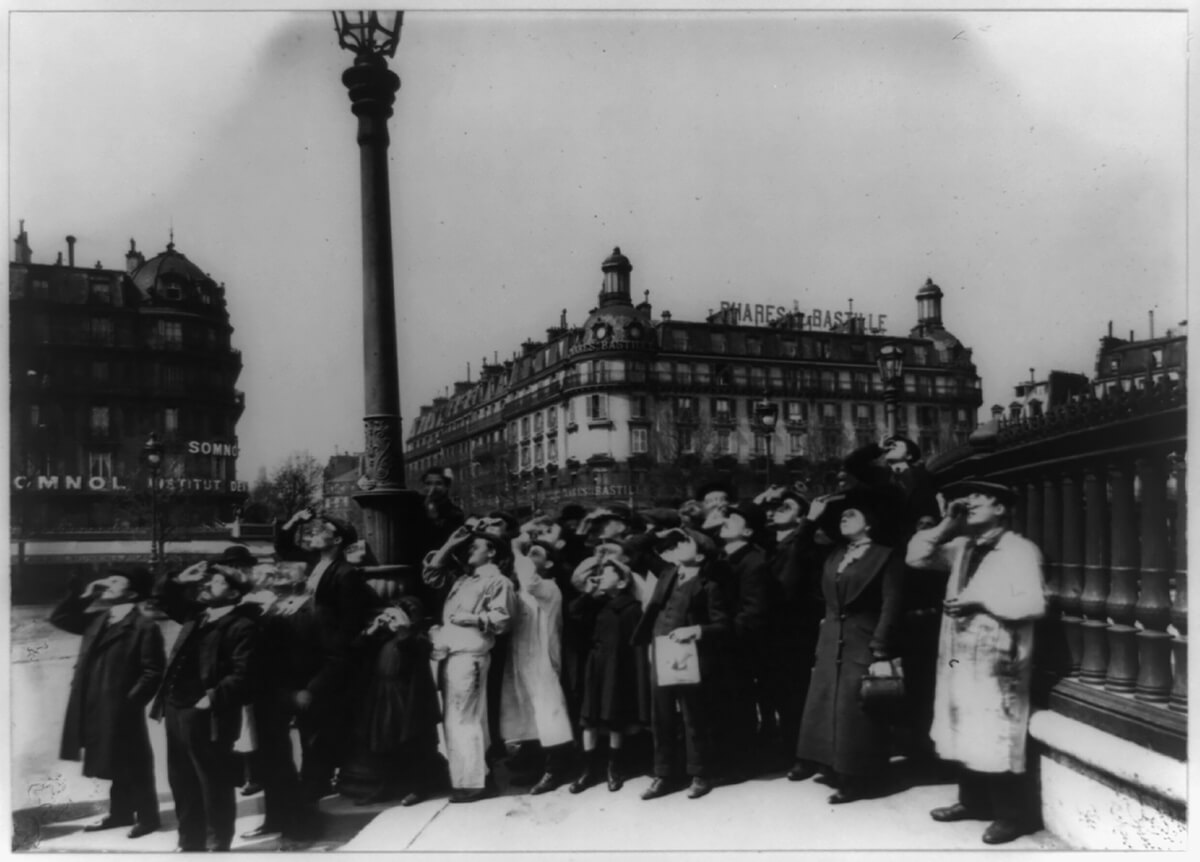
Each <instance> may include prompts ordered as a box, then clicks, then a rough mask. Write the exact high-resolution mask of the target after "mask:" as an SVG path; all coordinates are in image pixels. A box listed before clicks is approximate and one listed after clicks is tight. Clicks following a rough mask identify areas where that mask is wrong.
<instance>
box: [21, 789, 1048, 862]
mask: <svg viewBox="0 0 1200 862" xmlns="http://www.w3.org/2000/svg"><path fill="white" fill-rule="evenodd" d="M649 783H650V779H649V778H647V777H639V778H635V779H632V780H630V781H629V782H627V783H626V785H625V787H624V788H623V789H622V790H621V791H619V792H617V793H610V792H609V791H608V790H607V788H606V787H604V786H603V785H599V786H596V787H593V788H590V789H589V790H587V791H586V792H584V793H581V794H578V795H576V794H571V793H570V792H568V790H567V788H566V787H565V786H564V787H560V788H559V789H558V790H555V791H554V792H552V793H547V794H544V795H542V796H529V795H528V794H525V793H511V794H508V795H505V796H501V797H498V798H495V799H488V800H484V801H481V802H475V803H471V804H467V805H452V804H450V803H448V802H447V800H446V799H445V798H444V797H443V798H435V799H430V800H428V801H426V802H423V803H421V804H419V805H416V806H413V807H411V808H402V807H399V806H396V805H394V804H392V805H390V806H386V807H385V806H383V805H376V806H366V807H356V806H354V805H353V804H352V803H350V802H348V801H347V800H344V799H340V798H335V797H331V798H329V799H327V800H325V801H324V802H322V804H321V809H322V813H323V816H324V819H325V821H326V822H325V837H324V839H323V840H322V841H321V842H319V843H318V844H315V845H313V846H312V847H311V848H310V849H311V850H318V851H320V850H324V851H328V850H346V851H376V852H378V851H401V850H403V851H409V852H447V851H462V852H472V851H496V850H504V851H521V850H538V851H559V852H567V851H638V850H643V851H665V850H675V851H721V850H739V851H758V850H767V851H786V850H909V851H913V850H926V851H928V850H933V851H938V850H959V851H961V850H986V849H1007V850H1053V849H1067V848H1066V847H1065V845H1063V844H1062V843H1061V842H1060V841H1058V840H1057V839H1056V838H1054V836H1052V835H1050V834H1049V833H1046V832H1038V833H1035V834H1034V835H1029V836H1025V837H1023V838H1020V839H1018V840H1017V841H1014V842H1013V843H1011V844H1007V845H1003V847H999V848H989V847H988V845H985V844H983V843H982V841H981V840H980V836H981V835H982V833H983V829H984V827H985V826H986V824H985V823H982V822H976V821H970V822H962V823H935V822H934V821H932V820H931V819H930V818H929V810H930V809H932V808H935V807H937V806H939V805H944V804H947V803H948V802H950V801H952V800H953V798H954V794H955V787H954V785H953V784H949V783H935V784H923V785H922V784H918V785H916V786H913V787H909V788H908V789H906V790H902V791H900V792H898V793H895V794H893V795H891V796H887V797H883V798H879V799H869V800H862V801H859V802H854V803H851V804H848V805H836V806H835V805H830V804H829V803H828V802H827V801H826V799H827V797H828V796H829V794H830V792H831V790H830V788H828V787H826V786H825V785H823V784H821V783H819V782H817V781H814V780H809V781H805V782H801V783H798V784H797V783H793V782H789V781H787V780H786V779H784V778H783V777H782V776H781V775H779V776H772V777H769V778H763V779H758V780H753V781H748V782H745V783H744V784H739V785H736V786H732V787H718V788H717V789H716V790H714V791H713V792H712V793H711V794H709V795H708V796H707V797H704V798H703V799H696V800H693V799H688V798H687V796H686V794H685V793H683V792H680V793H677V794H673V795H671V796H667V797H664V798H662V799H656V800H652V801H649V802H646V801H643V800H642V799H640V798H639V797H640V794H641V792H642V791H643V790H644V789H645V788H646V787H647V786H648V785H649ZM258 809H259V801H258V798H255V799H250V800H241V801H240V805H239V818H238V824H237V833H238V834H239V835H240V834H241V833H242V832H245V831H247V830H249V829H252V828H254V827H255V826H257V825H258V823H259V822H260V820H261V815H260V814H259V813H258ZM97 816H98V814H97V813H92V814H90V815H89V816H79V817H77V818H76V819H72V820H68V821H62V822H56V823H48V824H45V825H43V826H42V827H41V829H40V835H39V837H38V840H37V843H36V845H34V846H33V847H31V848H30V849H36V850H40V851H53V852H70V851H76V852H79V851H110V852H124V853H130V852H135V853H136V852H143V851H144V852H169V851H171V850H173V849H174V847H175V832H174V819H173V817H172V816H171V815H170V800H169V799H165V800H164V828H163V830H162V831H159V832H156V833H154V834H152V835H147V836H146V837H144V838H140V839H138V840H137V841H130V840H128V839H127V838H125V831H126V830H124V829H115V830H112V831H106V832H93V833H84V832H82V831H81V830H82V828H83V826H84V825H85V824H86V823H90V822H94V820H95V819H96V818H97ZM233 849H234V850H244V851H255V850H267V851H269V850H278V849H280V845H279V841H278V839H260V840H256V841H246V840H244V839H240V838H237V839H235V841H234V847H233Z"/></svg>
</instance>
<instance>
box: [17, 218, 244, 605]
mask: <svg viewBox="0 0 1200 862" xmlns="http://www.w3.org/2000/svg"><path fill="white" fill-rule="evenodd" d="M67 244H68V249H69V251H68V259H67V260H66V261H65V262H64V261H63V259H62V255H61V254H59V256H58V260H57V262H55V263H50V264H44V263H35V262H34V261H33V254H32V250H31V248H30V245H29V238H28V235H27V234H26V232H25V229H24V224H22V226H21V232H20V235H19V236H18V237H17V239H16V241H15V249H14V251H15V254H14V258H13V261H12V262H11V263H10V265H9V322H10V333H11V343H10V354H9V362H10V413H9V440H10V446H9V469H10V477H11V487H10V495H11V502H12V512H13V519H12V521H13V523H12V529H13V537H14V539H15V541H14V543H13V546H14V547H13V550H14V561H15V562H16V563H17V566H16V570H17V578H16V581H17V582H16V583H14V589H15V590H17V591H19V590H20V588H21V587H22V586H24V585H23V584H21V583H19V581H20V580H21V579H22V578H24V577H26V576H33V575H36V576H37V577H39V578H49V579H50V580H52V581H55V582H58V581H59V580H60V577H57V576H61V575H63V574H64V572H65V571H67V570H69V569H70V568H71V567H72V566H76V565H83V566H85V567H86V566H88V565H103V564H104V563H105V562H111V559H112V557H113V556H114V555H117V556H121V555H125V556H132V557H134V558H139V559H141V561H143V562H144V561H145V560H146V558H147V555H148V553H149V531H150V526H151V520H152V517H153V516H155V515H157V518H158V524H159V530H160V536H161V537H162V538H163V539H164V540H165V541H166V542H167V543H168V547H169V546H170V543H171V542H179V541H183V540H185V539H189V538H200V537H203V536H211V537H214V538H215V539H218V540H219V539H220V538H221V531H222V528H221V527H219V526H217V525H219V524H224V523H227V522H231V521H233V520H235V517H236V509H237V507H238V506H239V505H240V504H241V502H242V501H243V500H244V499H245V496H246V493H245V492H246V488H245V484H244V483H242V482H240V481H239V480H238V478H237V466H236V465H237V455H238V439H237V422H238V419H239V418H240V417H241V415H242V411H243V409H244V406H245V403H244V396H243V394H242V393H241V392H240V391H239V390H238V389H237V388H236V387H235V384H236V382H237V379H238V375H239V374H240V373H241V369H242V359H241V353H240V352H239V351H238V350H236V349H235V348H233V347H232V346H231V344H230V335H231V333H232V331H233V327H232V326H231V325H230V321H229V312H228V310H227V308H226V303H225V288H224V285H220V284H218V283H216V282H215V281H214V280H213V279H212V278H210V277H209V276H208V275H207V274H205V273H204V271H203V270H201V269H200V267H198V266H196V265H195V264H194V263H192V262H191V261H190V260H188V259H187V257H186V256H184V255H183V254H182V253H180V252H179V251H177V250H176V249H175V245H174V242H172V243H170V244H169V245H168V246H167V248H166V250H165V251H164V252H163V253H162V254H159V255H157V256H155V257H153V258H151V259H149V260H146V259H145V258H144V256H143V255H142V254H141V253H140V252H139V251H137V248H136V245H135V244H134V243H133V241H132V240H131V241H130V249H129V252H128V253H127V254H126V255H125V259H126V267H125V269H124V270H113V269H105V268H104V267H103V266H102V265H101V264H100V263H99V262H97V264H96V265H95V266H94V267H83V266H76V265H75V260H74V238H73V237H67ZM151 432H156V433H157V436H158V439H159V440H160V441H161V442H162V444H163V453H162V461H161V465H160V466H159V468H158V471H157V477H158V482H157V487H154V482H153V481H152V476H153V475H154V473H153V471H152V470H151V468H150V467H149V466H148V464H147V463H146V462H145V460H144V457H143V454H144V447H145V445H146V443H147V440H148V438H149V435H150V434H151ZM143 537H144V540H143ZM224 538H226V539H228V530H225V531H224ZM98 543H99V544H98ZM114 543H115V544H114ZM143 546H144V547H143ZM114 549H116V550H114ZM64 566H65V567H66V568H65V569H64V568H63V567H64ZM27 567H28V570H27ZM47 567H49V568H47Z"/></svg>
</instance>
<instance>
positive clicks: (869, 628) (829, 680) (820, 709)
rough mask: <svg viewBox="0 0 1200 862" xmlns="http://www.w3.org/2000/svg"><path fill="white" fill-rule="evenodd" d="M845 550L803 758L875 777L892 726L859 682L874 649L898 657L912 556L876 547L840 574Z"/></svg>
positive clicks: (833, 561)
mask: <svg viewBox="0 0 1200 862" xmlns="http://www.w3.org/2000/svg"><path fill="white" fill-rule="evenodd" d="M845 554H846V548H844V547H842V548H838V550H836V551H834V552H833V553H832V554H830V555H829V558H828V559H827V560H826V561H825V569H824V573H823V577H822V588H823V592H824V594H825V618H824V619H823V620H822V621H821V632H820V635H819V636H818V640H817V654H816V663H815V665H814V667H813V676H812V683H811V685H810V687H809V690H808V699H807V701H806V702H805V705H804V717H803V719H802V720H801V724H800V741H799V744H798V745H797V747H796V756H797V757H799V758H802V759H805V760H811V761H814V762H815V763H819V764H823V765H824V766H827V767H830V768H832V769H833V770H834V771H836V772H837V773H839V774H842V775H852V776H872V775H879V774H881V773H882V772H883V771H884V769H885V767H886V766H887V760H888V755H889V749H888V729H887V724H886V723H885V722H882V721H880V720H879V719H877V718H875V717H873V716H871V715H869V714H868V713H866V712H864V711H863V708H862V705H861V704H860V702H859V685H860V683H861V680H862V678H863V675H864V674H865V673H866V671H867V667H868V666H869V665H870V664H871V663H872V662H873V661H874V660H875V658H874V654H876V653H878V654H881V655H886V656H888V657H889V658H890V657H893V656H895V655H896V650H897V646H898V645H897V642H896V641H897V631H896V630H897V626H898V623H899V621H900V619H901V615H902V613H903V608H902V606H901V601H902V597H901V586H902V583H903V577H904V559H903V556H902V555H901V554H898V553H896V552H894V551H893V550H892V549H891V548H888V547H885V546H883V545H871V547H870V548H868V549H867V551H866V553H865V554H864V555H863V556H862V557H860V558H859V559H857V560H855V561H853V562H852V563H850V564H849V566H847V568H846V570H845V571H844V572H842V573H841V574H840V575H839V574H838V571H837V567H838V563H840V562H841V560H842V557H843V556H845Z"/></svg>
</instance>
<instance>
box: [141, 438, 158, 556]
mask: <svg viewBox="0 0 1200 862" xmlns="http://www.w3.org/2000/svg"><path fill="white" fill-rule="evenodd" d="M162 459H163V444H162V441H161V440H159V439H158V432H157V431H151V432H150V436H149V437H148V438H147V439H146V444H145V445H144V446H142V460H143V461H144V462H145V463H146V467H148V468H149V470H150V571H152V572H154V573H155V574H157V573H158V564H159V562H160V560H161V559H162V545H161V542H160V539H161V537H160V536H159V529H158V474H159V471H160V470H161V469H162Z"/></svg>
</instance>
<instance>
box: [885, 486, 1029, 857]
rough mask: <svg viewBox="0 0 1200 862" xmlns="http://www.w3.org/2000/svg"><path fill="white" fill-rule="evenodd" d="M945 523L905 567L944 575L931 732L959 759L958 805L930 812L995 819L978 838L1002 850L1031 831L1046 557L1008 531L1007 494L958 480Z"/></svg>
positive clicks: (917, 541)
mask: <svg viewBox="0 0 1200 862" xmlns="http://www.w3.org/2000/svg"><path fill="white" fill-rule="evenodd" d="M943 493H944V494H945V496H946V498H947V499H948V500H950V503H949V505H948V506H947V509H946V515H945V517H944V518H943V519H942V521H941V523H940V524H938V525H937V526H935V527H932V528H930V529H928V530H922V531H920V532H918V533H916V534H915V535H914V536H913V538H912V540H911V541H910V542H909V545H908V559H907V563H908V565H909V566H912V567H913V568H916V569H934V570H938V569H941V570H943V571H944V570H949V572H950V578H949V580H948V582H947V584H946V599H945V602H944V609H945V613H944V616H943V619H942V629H941V635H940V641H939V643H938V666H937V687H936V690H935V693H934V702H933V711H934V715H933V727H932V729H931V731H930V736H931V737H932V738H933V743H934V745H935V747H936V749H937V753H938V755H939V756H940V757H941V758H943V759H944V760H949V761H957V762H958V763H961V764H962V766H963V768H964V771H963V774H962V777H961V779H960V781H959V799H958V802H957V803H956V804H954V805H949V806H946V807H943V808H936V809H934V810H933V811H932V812H930V814H931V816H932V817H933V819H934V820H937V821H940V822H948V821H954V820H968V819H983V820H986V819H993V821H994V822H993V823H992V824H991V825H990V826H988V828H987V830H986V831H985V832H984V833H983V840H984V842H985V843H988V844H1003V843H1006V842H1009V841H1012V840H1014V839H1015V838H1018V837H1020V836H1021V835H1024V834H1026V833H1028V832H1031V831H1034V828H1035V823H1036V819H1037V818H1036V815H1035V813H1034V812H1032V811H1030V810H1029V807H1030V806H1029V804H1028V801H1029V798H1030V796H1031V793H1030V788H1028V787H1027V786H1026V784H1027V782H1026V781H1025V745H1026V738H1027V736H1028V730H1029V709H1030V703H1029V690H1030V679H1031V673H1032V663H1031V662H1032V654H1033V630H1034V621H1035V620H1037V619H1039V618H1040V617H1042V616H1043V615H1044V614H1045V612H1046V600H1045V594H1044V583H1043V579H1042V566H1041V564H1042V555H1041V552H1040V551H1039V550H1038V548H1037V546H1036V545H1035V544H1033V542H1031V541H1029V540H1028V539H1026V538H1023V537H1022V536H1019V535H1017V534H1016V533H1014V532H1012V531H1011V530H1010V529H1009V518H1010V515H1011V512H1012V508H1013V504H1014V502H1015V495H1014V494H1013V492H1012V490H1011V489H1010V488H1008V487H1006V486H1004V485H999V484H996V483H992V482H974V481H973V482H957V483H954V484H952V485H949V486H947V487H946V488H945V489H943Z"/></svg>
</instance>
